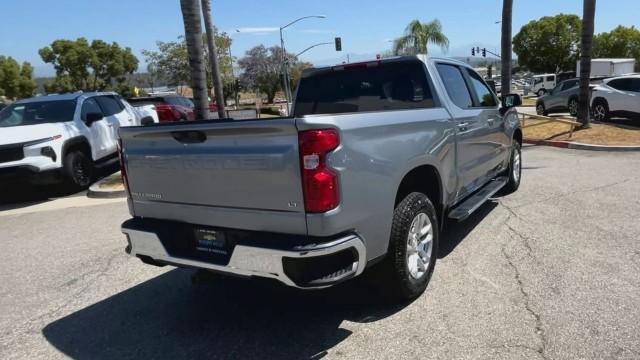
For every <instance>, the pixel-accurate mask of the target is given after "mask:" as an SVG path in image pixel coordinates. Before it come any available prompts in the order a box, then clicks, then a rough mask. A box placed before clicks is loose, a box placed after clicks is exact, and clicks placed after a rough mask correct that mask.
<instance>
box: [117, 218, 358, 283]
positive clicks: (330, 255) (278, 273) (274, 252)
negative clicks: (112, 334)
mask: <svg viewBox="0 0 640 360" xmlns="http://www.w3.org/2000/svg"><path fill="white" fill-rule="evenodd" d="M135 224H136V222H135V221H127V222H125V223H124V224H123V225H122V232H123V233H124V234H125V235H126V236H127V240H128V242H129V244H128V246H127V249H126V251H127V253H129V254H130V255H132V256H137V257H139V258H141V259H142V260H143V261H144V262H146V263H151V264H155V265H174V266H179V267H192V268H200V269H208V270H212V271H217V272H221V273H228V274H234V275H240V276H246V277H252V276H257V277H263V278H270V279H275V280H278V281H280V282H282V283H284V284H285V285H288V286H293V287H297V288H304V289H313V288H324V287H328V286H331V285H334V284H337V283H339V282H342V281H344V280H347V279H350V278H353V277H355V276H358V275H360V274H361V273H362V272H363V271H364V269H365V266H366V258H367V257H366V248H365V245H364V242H363V241H362V239H360V238H359V237H358V236H357V235H355V234H347V235H344V236H341V237H338V238H335V239H332V240H330V241H328V242H324V243H314V244H304V245H299V246H292V247H290V248H287V249H281V248H278V249H275V248H267V247H260V246H256V245H255V244H250V245H249V244H241V243H239V244H236V245H235V246H234V248H233V250H232V252H231V256H230V259H229V261H228V263H226V264H216V263H213V262H210V261H203V260H198V259H194V258H188V257H185V256H178V255H176V254H171V253H170V251H168V250H167V249H170V248H171V246H165V244H166V241H167V240H166V236H165V234H163V235H159V234H158V232H156V231H153V230H151V229H149V227H148V226H136V225H135ZM265 236H268V234H265ZM161 237H164V238H163V239H162V240H161V239H160V238H161ZM178 240H180V239H178ZM267 243H268V241H267Z"/></svg>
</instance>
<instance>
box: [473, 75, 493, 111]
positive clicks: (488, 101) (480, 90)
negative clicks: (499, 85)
mask: <svg viewBox="0 0 640 360" xmlns="http://www.w3.org/2000/svg"><path fill="white" fill-rule="evenodd" d="M467 74H469V78H471V84H472V85H473V90H474V91H475V93H476V98H477V99H478V101H479V102H480V103H479V104H477V106H479V107H486V106H496V105H497V104H498V102H497V101H496V97H495V96H494V95H493V92H492V91H491V90H490V89H489V87H488V86H487V85H486V84H485V83H484V81H482V78H481V77H480V75H478V74H476V72H475V71H472V70H467Z"/></svg>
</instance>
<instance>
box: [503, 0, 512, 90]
mask: <svg viewBox="0 0 640 360" xmlns="http://www.w3.org/2000/svg"><path fill="white" fill-rule="evenodd" d="M512 12H513V0H503V1H502V46H501V52H502V54H501V60H502V74H501V75H502V76H501V80H502V94H503V95H504V94H509V93H511V52H512V44H511V14H512Z"/></svg>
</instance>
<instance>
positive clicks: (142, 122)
mask: <svg viewBox="0 0 640 360" xmlns="http://www.w3.org/2000/svg"><path fill="white" fill-rule="evenodd" d="M140 125H142V126H147V125H153V118H152V117H151V116H145V117H143V118H142V119H140Z"/></svg>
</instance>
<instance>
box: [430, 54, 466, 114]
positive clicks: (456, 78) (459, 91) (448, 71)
mask: <svg viewBox="0 0 640 360" xmlns="http://www.w3.org/2000/svg"><path fill="white" fill-rule="evenodd" d="M437 67H438V73H439V74H440V77H441V78H442V81H443V82H444V87H445V88H446V89H447V94H449V97H450V98H451V100H452V101H453V102H454V103H455V104H456V105H458V106H459V107H461V108H463V109H466V108H470V107H472V106H473V101H472V100H471V94H470V93H469V89H468V88H467V84H466V83H465V81H464V77H463V76H462V72H461V71H460V68H459V67H457V66H455V65H448V64H438V65H437Z"/></svg>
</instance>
